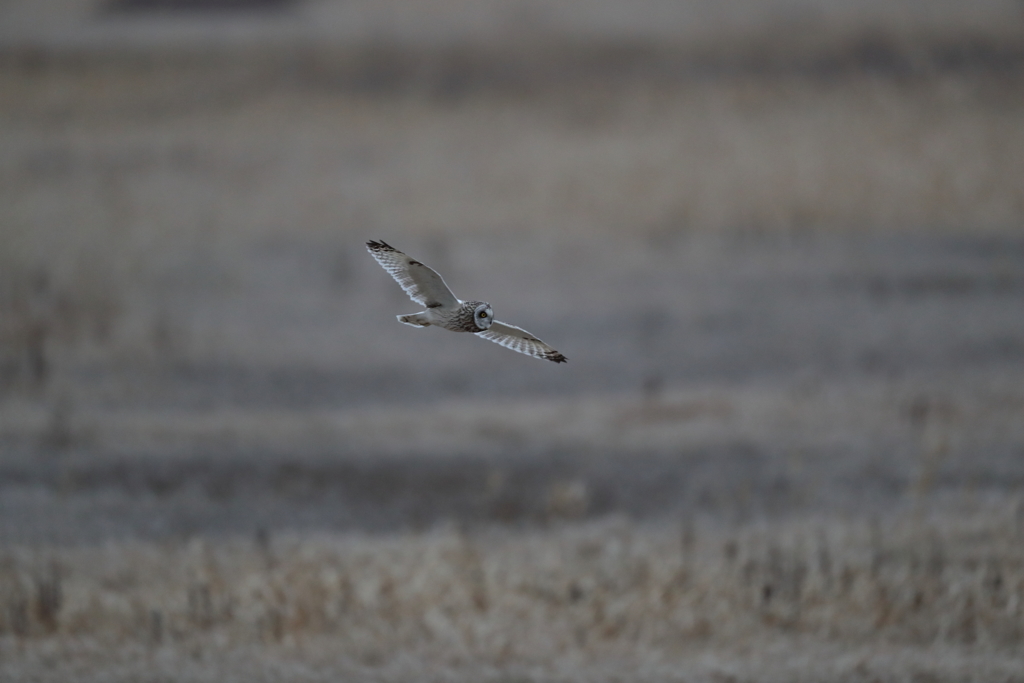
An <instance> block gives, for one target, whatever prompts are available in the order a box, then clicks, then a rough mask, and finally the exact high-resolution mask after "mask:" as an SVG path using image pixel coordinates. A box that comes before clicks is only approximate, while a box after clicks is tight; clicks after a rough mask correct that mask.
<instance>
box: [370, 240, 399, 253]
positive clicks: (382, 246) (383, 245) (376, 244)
mask: <svg viewBox="0 0 1024 683" xmlns="http://www.w3.org/2000/svg"><path fill="white" fill-rule="evenodd" d="M366 247H367V248H368V249H377V250H383V251H397V249H395V248H394V247H393V246H391V245H390V244H388V243H387V242H385V241H384V240H380V241H377V240H370V241H369V242H367V243H366Z"/></svg>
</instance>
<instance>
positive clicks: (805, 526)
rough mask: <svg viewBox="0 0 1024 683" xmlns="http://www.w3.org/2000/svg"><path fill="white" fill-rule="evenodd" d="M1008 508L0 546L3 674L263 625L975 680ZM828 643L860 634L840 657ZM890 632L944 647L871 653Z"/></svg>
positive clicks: (995, 606) (598, 666) (286, 643)
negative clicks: (743, 523)
mask: <svg viewBox="0 0 1024 683" xmlns="http://www.w3.org/2000/svg"><path fill="white" fill-rule="evenodd" d="M1020 516H1021V510H1020V506H1019V505H1018V506H1016V507H1014V506H1012V505H1010V506H1006V505H1004V506H1002V507H997V508H995V509H989V510H985V511H976V512H975V513H974V514H968V515H966V516H961V517H958V518H955V519H954V518H948V517H941V518H934V519H928V520H923V519H920V518H906V519H904V520H900V521H895V522H894V521H892V520H890V521H889V522H887V523H886V524H885V525H884V526H883V525H881V524H879V523H877V522H874V523H869V524H860V523H849V522H838V521H821V522H817V523H813V522H812V523H808V522H795V521H793V522H779V523H773V524H758V525H754V526H750V527H743V528H738V529H734V530H729V529H725V528H721V527H719V526H716V525H712V524H706V523H705V524H702V523H701V522H699V521H697V522H695V521H688V522H686V523H685V524H683V525H682V526H671V525H670V526H665V525H658V526H655V527H648V526H637V525H634V524H631V523H629V522H626V521H624V520H616V519H614V518H613V519H609V520H605V521H600V522H594V523H590V524H584V525H581V524H570V525H566V526H561V525H555V526H553V527H551V528H548V529H546V530H534V531H523V532H519V531H497V530H492V531H479V532H472V533H467V532H462V533H460V532H457V531H451V530H449V531H445V530H437V531H432V532H428V533H425V534H417V535H404V534H400V535H397V536H384V537H374V538H368V537H361V536H321V537H310V536H308V535H305V536H302V537H296V536H289V535H282V536H280V537H269V536H267V535H262V534H258V535H257V536H256V538H254V539H249V540H244V539H223V540H218V541H214V540H212V539H207V540H204V539H195V540H193V541H188V542H177V543H166V544H158V545H152V544H131V543H119V544H111V545H107V546H104V547H99V548H97V547H89V548H82V549H68V548H53V549H50V550H45V549H41V548H36V549H24V550H22V549H18V548H7V549H5V550H4V551H3V555H2V557H0V601H2V607H3V609H2V611H0V633H2V634H3V636H2V639H0V644H2V645H0V647H2V648H3V652H4V663H3V664H2V665H0V666H3V667H4V670H5V671H6V675H7V676H12V677H17V672H19V671H24V670H25V669H24V667H33V666H37V665H40V664H42V662H44V661H46V658H47V656H49V657H51V658H52V657H54V656H57V654H56V653H58V652H59V653H61V655H59V656H58V659H57V660H55V661H53V662H52V664H51V666H52V667H53V668H52V669H50V672H51V673H50V674H45V673H44V671H45V670H46V667H45V666H43V667H41V668H40V669H38V671H39V675H40V676H43V678H40V679H38V680H56V679H58V678H59V677H60V676H61V675H64V674H66V673H68V672H69V671H70V670H72V668H73V667H74V666H75V661H76V660H77V659H78V658H80V657H81V658H87V659H93V660H95V661H94V664H93V666H94V668H93V671H104V666H107V667H110V668H108V669H106V673H107V675H110V676H112V678H110V679H108V680H119V679H120V678H121V677H123V676H125V675H129V674H125V673H121V674H117V672H118V671H119V670H120V669H119V667H121V666H122V664H119V663H118V662H119V661H120V660H122V659H123V658H127V661H129V662H131V661H135V662H138V663H141V662H143V661H147V662H152V661H153V658H154V657H155V658H157V659H159V657H160V656H161V653H164V654H166V653H169V652H176V653H178V654H179V655H187V656H186V659H185V660H186V661H187V660H188V657H191V658H193V659H195V660H196V661H197V662H202V661H206V662H207V666H206V667H205V670H207V671H209V670H210V667H211V665H210V662H217V661H221V659H220V658H224V657H228V656H229V655H230V653H232V652H238V651H244V650H245V648H248V647H252V646H255V645H259V644H266V645H269V646H272V649H271V650H270V651H269V652H271V653H276V654H274V655H272V656H271V659H274V658H279V660H280V661H281V662H286V661H289V660H292V659H296V660H301V661H303V662H304V663H305V666H307V667H308V669H307V673H308V672H309V671H321V672H325V671H335V672H339V671H345V670H346V667H348V669H349V670H350V672H351V671H356V670H362V674H363V675H364V676H365V675H370V676H372V677H373V678H381V679H392V678H395V677H398V678H401V676H403V675H405V676H407V675H416V674H417V672H418V671H420V670H421V667H426V668H427V670H429V671H433V672H436V673H435V674H434V675H435V676H436V677H437V678H438V679H446V678H449V677H450V678H457V679H462V678H463V677H468V678H473V677H475V676H479V675H482V674H487V673H488V672H490V673H489V675H486V677H487V678H492V677H498V678H500V677H501V676H513V677H516V676H521V677H522V679H523V680H551V679H556V680H561V679H562V678H563V677H564V678H565V679H566V680H581V679H590V676H592V675H597V676H599V677H603V676H606V675H608V674H609V673H612V674H614V673H616V672H619V673H621V672H622V671H623V670H626V671H630V672H631V674H630V675H629V678H630V679H632V680H656V679H662V677H663V676H664V675H665V674H666V673H668V672H673V671H674V672H675V675H674V676H673V678H674V677H675V676H679V675H680V674H681V673H682V676H681V677H682V678H684V679H687V680H690V679H691V677H693V676H696V677H697V678H699V679H703V678H706V677H707V676H708V675H712V674H714V672H715V671H716V670H717V671H718V672H719V674H721V675H726V674H728V675H733V676H735V680H754V679H756V680H773V679H776V678H778V677H780V675H784V672H785V671H787V670H792V668H793V667H794V665H793V664H792V663H790V664H783V663H782V662H775V663H774V664H773V665H771V666H769V667H768V669H766V670H763V671H762V670H759V669H758V668H757V658H758V657H760V656H764V654H765V648H766V647H767V651H771V648H772V646H771V645H768V646H766V645H765V644H766V643H769V644H770V643H773V642H775V643H781V644H782V645H779V646H777V647H796V646H798V645H797V644H799V643H802V644H803V645H799V647H804V648H809V647H810V644H811V643H814V644H815V647H816V648H818V650H816V652H817V653H818V654H813V653H810V651H808V653H807V654H805V655H804V659H803V663H802V664H797V665H795V668H796V669H798V670H800V671H802V672H803V674H802V675H803V676H814V675H828V676H829V677H830V678H831V679H832V680H860V679H861V677H862V674H863V670H864V669H868V670H874V671H875V672H876V674H877V675H881V676H882V678H883V679H887V680H891V679H893V678H894V677H902V676H905V675H911V674H913V675H915V676H930V677H932V678H929V680H955V679H957V677H958V676H959V675H960V674H959V673H957V672H958V671H961V670H960V668H959V667H960V665H961V664H962V662H961V661H960V660H961V659H963V658H965V657H966V659H967V660H971V658H972V657H975V656H976V657H978V658H979V659H975V660H973V661H975V662H976V663H980V662H981V661H984V662H985V664H984V666H983V668H982V669H981V670H979V671H978V672H977V675H978V676H980V678H981V679H982V680H995V679H996V678H998V679H999V680H1011V678H1012V676H1013V675H1015V674H1012V673H1011V672H1012V671H1014V669H1012V666H1011V662H1012V661H1013V658H1014V657H1015V656H1017V655H1019V647H1020V642H1021V638H1022V637H1024V612H1022V605H1024V555H1022V554H1021V547H1022V545H1021V541H1022V534H1024V520H1022V519H1021V518H1020ZM742 643H748V644H751V646H752V645H753V643H761V645H759V646H753V648H752V650H748V651H744V650H740V651H739V652H735V653H733V655H732V657H733V658H734V660H733V661H731V662H729V663H725V662H721V661H709V660H708V658H707V657H706V656H705V657H704V658H703V659H700V655H699V654H698V653H702V652H704V653H714V652H719V653H720V652H723V651H728V649H729V648H735V647H737V646H738V645H740V644H742ZM786 643H790V645H789V646H786V645H785V644H786ZM830 644H831V645H830ZM839 644H841V645H842V648H843V651H845V652H847V653H855V652H858V651H864V648H869V650H868V651H873V652H875V655H874V656H873V657H871V656H868V657H863V656H862V657H849V658H847V659H839V660H834V659H832V657H830V656H829V655H828V652H829V651H830V650H829V648H830V647H834V646H837V645H839ZM48 648H50V650H48ZM879 648H881V649H879ZM900 648H918V650H919V651H920V648H925V649H926V650H930V651H933V652H938V651H939V650H942V651H943V652H945V654H944V655H942V656H938V655H936V656H935V657H934V659H930V660H928V661H927V663H926V662H922V661H915V660H914V659H913V658H912V657H911V658H909V659H904V660H903V661H902V662H899V661H897V662H895V663H894V662H889V664H888V665H883V664H881V663H880V662H879V661H876V660H877V659H878V658H879V655H880V653H883V652H887V651H888V652H893V651H896V652H898V651H900ZM936 648H938V649H936ZM48 651H52V652H53V654H51V655H47V654H46V653H47V652H48ZM76 653H77V654H76ZM188 653H191V654H188ZM972 653H973V654H972ZM266 656H267V655H266V654H264V657H266ZM790 656H792V655H790ZM695 658H696V659H695ZM958 662H959V663H958ZM33 663H35V664H33ZM147 666H148V665H147ZM566 667H568V669H566ZM197 668H198V670H200V671H202V670H204V667H203V666H198V667H197ZM269 671H270V670H269V669H268V670H266V671H265V673H264V675H263V678H261V679H273V678H274V677H275V676H274V675H273V674H272V673H269ZM568 671H572V672H573V673H572V674H571V675H570V674H568V673H567V672H568ZM443 672H448V673H447V674H444V673H443ZM499 672H504V674H500V675H499ZM516 672H518V673H516ZM560 672H561V673H560ZM685 672H689V674H686V673H685ZM815 672H817V674H816V673H815ZM1018 673H1019V672H1018ZM993 676H994V677H995V678H993ZM1006 676H1010V678H1005V677H1006ZM947 677H948V678H947ZM502 680H506V679H504V678H502Z"/></svg>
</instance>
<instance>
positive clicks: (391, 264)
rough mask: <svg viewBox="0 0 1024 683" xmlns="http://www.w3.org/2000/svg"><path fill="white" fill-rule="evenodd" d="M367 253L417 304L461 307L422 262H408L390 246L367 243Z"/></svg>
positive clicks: (409, 259) (407, 258)
mask: <svg viewBox="0 0 1024 683" xmlns="http://www.w3.org/2000/svg"><path fill="white" fill-rule="evenodd" d="M366 250H367V251H369V252H370V255H371V256H373V258H375V259H377V263H379V264H380V265H381V266H383V267H384V270H386V271H388V272H389V273H391V277H393V278H395V281H396V282H397V283H398V284H400V285H401V286H402V289H404V290H405V293H406V294H408V295H409V298H410V299H412V300H413V301H415V302H416V303H418V304H420V305H421V306H426V307H427V308H438V307H443V308H453V307H455V306H458V304H459V300H458V299H456V298H455V295H454V294H452V290H450V289H448V285H446V284H445V283H444V280H442V279H441V276H440V275H438V274H437V273H435V272H434V271H433V270H431V269H430V268H428V267H426V266H425V265H423V264H422V263H420V262H419V261H416V260H415V259H411V258H409V257H408V256H406V255H405V254H403V253H402V252H400V251H398V250H397V249H395V248H394V247H393V246H391V245H390V244H388V243H387V242H377V241H374V240H370V241H369V242H367V243H366Z"/></svg>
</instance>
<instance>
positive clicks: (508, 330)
mask: <svg viewBox="0 0 1024 683" xmlns="http://www.w3.org/2000/svg"><path fill="white" fill-rule="evenodd" d="M476 336H478V337H483V338H484V339H489V340H490V341H492V342H494V343H495V344H501V345H502V346H504V347H505V348H506V349H512V350H513V351H518V352H519V353H525V354H526V355H527V356H533V357H534V358H543V359H544V360H549V361H553V362H555V363H566V362H568V360H569V359H568V358H566V357H565V356H563V355H562V354H560V353H559V352H558V351H555V350H554V349H553V348H551V347H550V346H548V345H547V344H545V343H544V342H542V341H541V340H540V339H537V338H536V337H534V336H533V335H532V334H530V333H529V332H527V331H526V330H524V329H521V328H518V327H516V326H515V325H506V324H505V323H500V322H498V321H497V320H495V321H494V322H493V323H492V324H491V326H490V327H489V328H487V329H486V330H484V331H483V332H477V333H476Z"/></svg>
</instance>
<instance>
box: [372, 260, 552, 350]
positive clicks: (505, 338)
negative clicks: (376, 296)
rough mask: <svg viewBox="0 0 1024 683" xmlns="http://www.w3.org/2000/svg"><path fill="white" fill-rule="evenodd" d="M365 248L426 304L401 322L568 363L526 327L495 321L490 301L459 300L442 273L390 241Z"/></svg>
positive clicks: (412, 296) (417, 299)
mask: <svg viewBox="0 0 1024 683" xmlns="http://www.w3.org/2000/svg"><path fill="white" fill-rule="evenodd" d="M366 248H367V251H369V252H370V254H371V255H372V256H373V258H375V259H376V260H377V263H379V264H380V265H381V266H382V267H383V268H384V270H386V271H388V273H390V274H391V277H393V278H395V281H396V282H398V284H399V285H401V287H402V289H404V290H405V293H406V294H408V295H409V298H410V299H412V300H413V301H415V302H416V303H418V304H420V305H422V306H426V307H427V310H425V311H422V312H420V313H408V314H406V315H400V316H398V321H399V322H402V323H405V324H406V325H412V326H413V327H430V326H432V325H433V326H435V327H443V328H444V329H446V330H450V331H452V332H470V333H472V334H475V335H477V336H478V337H483V338H484V339H487V340H488V341H492V342H495V343H496V344H501V345H502V346H504V347H505V348H507V349H512V350H513V351H518V352H519V353H525V354H526V355H528V356H533V357H534V358H541V359H544V360H549V361H552V362H554V363H565V362H567V359H566V357H565V356H563V355H562V354H560V353H559V352H558V351H556V350H555V349H553V348H552V347H550V346H548V345H547V344H545V343H544V342H542V341H541V340H540V339H537V338H536V337H534V336H533V335H532V334H530V333H529V332H527V331H526V330H524V329H521V328H519V327H516V326H515V325H508V324H506V323H503V322H499V321H497V320H495V319H494V311H492V310H491V305H490V304H488V303H486V302H484V301H462V300H461V299H457V298H456V297H455V295H454V294H452V291H451V290H450V289H448V285H446V284H445V282H444V280H442V279H441V276H440V275H438V274H437V273H436V272H434V271H433V270H431V269H430V268H428V267H427V266H425V265H423V264H422V263H420V262H419V261H417V260H415V259H411V258H409V257H408V256H407V255H405V254H403V253H402V252H400V251H398V250H397V249H395V248H394V247H392V246H391V245H390V244H388V243H387V242H380V241H370V242H367V243H366Z"/></svg>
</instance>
